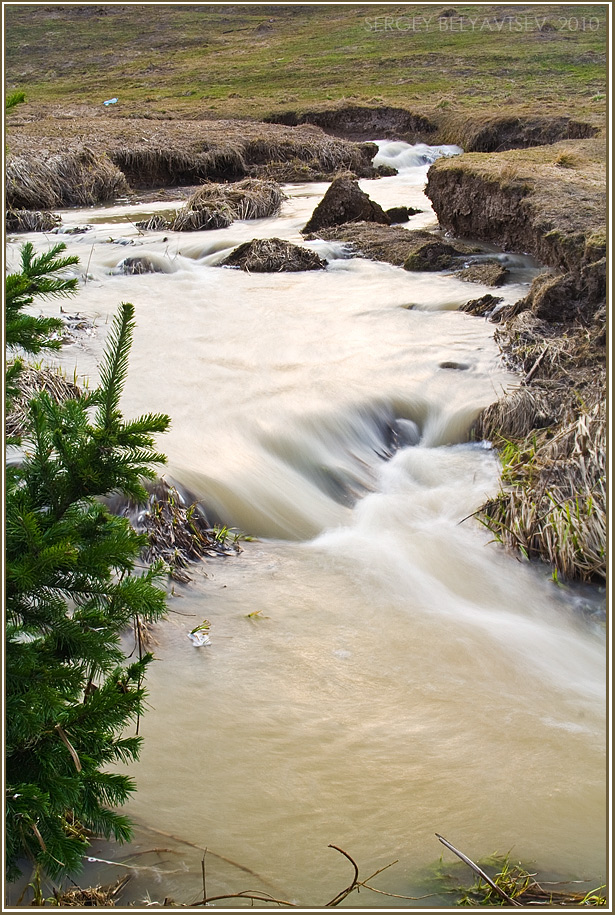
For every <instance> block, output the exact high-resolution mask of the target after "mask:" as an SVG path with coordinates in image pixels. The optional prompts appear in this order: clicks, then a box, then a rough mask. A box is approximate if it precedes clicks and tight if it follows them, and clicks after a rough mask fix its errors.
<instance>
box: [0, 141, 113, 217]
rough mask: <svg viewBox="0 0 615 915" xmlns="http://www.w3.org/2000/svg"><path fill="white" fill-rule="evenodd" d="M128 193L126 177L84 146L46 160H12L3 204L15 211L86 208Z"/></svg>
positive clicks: (10, 160) (22, 157)
mask: <svg viewBox="0 0 615 915" xmlns="http://www.w3.org/2000/svg"><path fill="white" fill-rule="evenodd" d="M129 190H130V188H129V187H128V183H127V181H126V177H125V176H124V175H123V174H122V172H121V171H120V170H119V169H118V168H117V167H116V166H115V165H114V164H113V163H112V162H111V161H110V160H109V159H108V157H107V156H106V155H105V154H104V153H103V154H100V155H99V154H97V153H95V152H94V151H93V150H92V149H90V148H89V147H87V146H83V147H81V148H79V149H76V150H75V151H73V152H69V153H56V154H54V155H51V156H48V157H46V158H44V157H42V156H33V155H29V154H28V155H19V156H12V157H11V158H10V159H9V161H8V163H7V166H6V202H7V206H8V207H10V208H13V209H17V210H21V209H24V210H28V209H29V210H37V209H38V210H49V209H54V208H57V207H62V206H65V207H66V206H89V205H92V204H96V203H104V202H105V201H107V200H114V199H115V198H116V197H117V196H119V195H121V194H127V193H128V192H129Z"/></svg>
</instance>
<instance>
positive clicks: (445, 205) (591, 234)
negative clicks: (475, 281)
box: [426, 140, 607, 580]
mask: <svg viewBox="0 0 615 915" xmlns="http://www.w3.org/2000/svg"><path fill="white" fill-rule="evenodd" d="M605 152H606V151H605V148H604V144H603V142H602V141H601V140H585V141H563V142H560V143H556V144H554V145H552V146H540V147H536V148H533V149H527V150H515V151H507V152H499V153H491V154H489V155H486V154H466V155H463V156H458V157H455V158H454V159H440V160H438V161H437V162H436V163H434V165H433V166H432V167H431V169H430V171H429V176H428V182H427V187H426V193H427V195H428V196H429V197H430V199H431V201H432V205H433V207H434V210H435V211H436V214H437V216H438V220H439V223H440V226H441V227H442V228H443V229H444V230H446V231H447V232H451V233H453V234H455V235H461V236H464V235H471V236H472V237H474V238H479V239H482V240H483V241H485V242H491V243H493V244H497V245H501V246H503V247H505V248H512V249H513V250H517V251H526V252H528V253H531V254H533V255H534V256H535V257H537V258H538V259H539V260H540V261H542V262H543V263H545V264H546V265H548V266H549V267H550V268H551V270H550V271H549V272H548V273H546V274H541V275H539V276H538V277H536V279H535V280H534V282H533V283H532V286H531V288H530V290H529V292H528V294H527V295H526V296H524V297H523V298H522V299H520V300H519V301H518V302H516V303H514V304H513V305H509V306H506V307H504V308H503V309H501V310H500V311H498V312H494V311H493V307H492V305H491V308H490V314H491V319H492V320H494V321H498V322H500V327H499V328H498V331H497V333H496V340H497V342H498V343H499V345H500V348H501V350H502V353H503V355H504V357H505V359H506V361H507V362H508V364H509V365H510V367H511V368H512V369H513V370H515V371H518V372H520V373H521V374H522V376H523V380H522V386H521V388H520V389H519V390H516V391H513V392H510V393H507V394H506V395H504V397H502V398H501V399H500V401H499V402H498V403H497V404H495V405H491V406H490V407H489V408H487V410H486V411H485V413H484V414H483V415H482V416H481V417H480V418H479V420H478V422H477V423H476V424H475V426H474V434H475V435H476V437H478V438H483V437H486V438H489V439H491V440H493V441H494V442H495V443H496V445H498V446H499V447H500V449H501V451H502V458H503V465H504V477H503V489H502V491H501V493H500V495H499V496H498V498H497V499H495V500H490V501H489V502H487V503H486V504H485V505H484V506H483V510H482V513H481V514H482V519H483V521H484V522H485V523H486V524H487V526H488V527H489V528H490V529H491V530H492V531H493V532H494V533H495V534H496V537H497V538H498V539H500V540H501V541H502V542H504V543H506V544H507V545H508V546H510V547H512V548H513V549H514V550H515V551H516V552H517V553H518V554H520V555H524V556H526V557H528V558H530V559H542V560H545V561H547V562H549V563H551V564H552V566H553V568H554V576H558V575H559V576H563V577H565V578H569V579H574V578H580V579H583V580H605V579H606V570H607V558H606V508H607V497H606V444H607V443H606V339H607V332H606V285H607V283H606V264H607V259H606V255H607V240H606V198H605V193H604V187H605V180H606V174H605Z"/></svg>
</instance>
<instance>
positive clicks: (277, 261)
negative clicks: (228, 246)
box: [221, 238, 327, 273]
mask: <svg viewBox="0 0 615 915" xmlns="http://www.w3.org/2000/svg"><path fill="white" fill-rule="evenodd" d="M221 266H224V267H241V269H242V270H246V271H247V272H248V273H297V272H298V271H301V270H324V268H325V267H326V266H327V262H326V260H323V259H322V258H321V257H319V256H318V254H316V253H315V252H314V251H310V250H309V249H308V248H302V247H300V245H293V244H291V242H288V241H283V240H282V239H281V238H254V239H253V240H252V241H247V242H244V243H243V244H242V245H239V247H237V248H235V249H234V251H231V253H230V254H229V255H228V257H226V258H225V259H224V260H223V261H222V262H221Z"/></svg>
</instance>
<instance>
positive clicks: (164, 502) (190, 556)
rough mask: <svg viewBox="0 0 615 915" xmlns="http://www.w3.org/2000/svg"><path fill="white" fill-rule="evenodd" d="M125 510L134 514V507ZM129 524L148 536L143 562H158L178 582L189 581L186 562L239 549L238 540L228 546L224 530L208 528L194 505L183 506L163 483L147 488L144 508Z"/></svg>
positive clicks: (171, 489)
mask: <svg viewBox="0 0 615 915" xmlns="http://www.w3.org/2000/svg"><path fill="white" fill-rule="evenodd" d="M129 511H132V513H133V514H134V513H135V507H134V506H132V507H131V509H129ZM132 525H133V527H134V528H135V530H137V531H139V532H140V533H146V534H147V536H148V539H149V543H148V545H147V547H146V548H145V550H144V551H143V558H144V560H145V561H146V562H153V561H154V560H156V559H162V560H163V561H164V562H165V563H166V564H167V565H168V567H169V574H170V576H171V578H173V579H174V580H175V581H179V582H184V583H185V582H188V581H190V576H189V575H188V574H187V573H186V571H185V569H186V566H188V564H189V563H190V562H195V561H197V560H199V559H202V558H203V557H204V556H230V555H232V554H234V553H238V552H239V551H240V549H241V548H240V546H239V544H238V542H237V540H238V537H235V538H234V539H233V542H232V543H229V535H230V531H229V530H228V528H224V527H223V528H218V527H215V526H212V525H210V523H209V522H208V520H207V518H206V516H205V514H204V512H203V511H202V509H201V508H200V506H199V505H198V503H196V502H194V503H193V504H192V505H186V503H185V501H184V499H183V498H182V496H181V495H180V493H179V492H178V491H177V489H175V487H174V486H170V485H169V484H168V483H167V482H166V481H165V480H159V481H158V482H157V483H156V484H155V485H154V486H153V487H152V488H151V493H150V497H149V503H148V506H147V508H146V509H145V510H144V511H141V512H140V513H138V514H136V517H135V518H134V520H132Z"/></svg>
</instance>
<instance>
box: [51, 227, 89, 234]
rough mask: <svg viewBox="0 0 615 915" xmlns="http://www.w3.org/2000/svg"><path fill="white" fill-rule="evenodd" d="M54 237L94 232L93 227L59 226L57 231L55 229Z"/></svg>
mask: <svg viewBox="0 0 615 915" xmlns="http://www.w3.org/2000/svg"><path fill="white" fill-rule="evenodd" d="M52 231H53V234H54V235H85V233H86V232H91V231H92V226H90V225H85V226H70V228H69V227H68V226H59V227H58V228H57V229H53V230H52Z"/></svg>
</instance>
